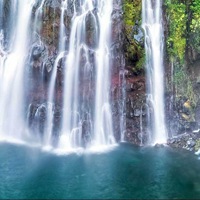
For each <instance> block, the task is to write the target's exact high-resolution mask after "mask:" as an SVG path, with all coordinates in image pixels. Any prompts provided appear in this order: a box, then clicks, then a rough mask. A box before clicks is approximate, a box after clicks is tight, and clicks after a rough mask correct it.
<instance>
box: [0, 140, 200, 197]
mask: <svg viewBox="0 0 200 200" xmlns="http://www.w3.org/2000/svg"><path fill="white" fill-rule="evenodd" d="M199 170H200V161H199V160H198V158H197V157H196V156H195V155H193V154H192V153H190V152H186V151H175V150H172V149H170V148H167V147H166V148H152V147H146V148H139V147H135V146H132V145H129V144H121V145H119V146H118V147H116V148H115V149H114V150H112V151H109V152H105V153H82V154H75V153H74V154H69V155H62V156H58V155H55V154H53V153H50V152H44V151H42V150H40V149H37V148H29V147H26V146H17V145H11V144H5V143H0V198H2V199H5V198H9V199H14V198H18V199H19V198H26V199H31V198H60V199H61V198H65V199H66V198H71V199H72V198H76V199H78V198H87V199H88V198H93V199H94V198H95V199H97V198H101V199H102V198H112V199H113V198H115V199H119V198H140V199H141V198H148V199H150V198H153V199H155V198H163V199H171V198H181V199H184V198H186V199H191V198H200V173H199Z"/></svg>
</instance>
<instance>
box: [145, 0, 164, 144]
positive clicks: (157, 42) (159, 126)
mask: <svg viewBox="0 0 200 200" xmlns="http://www.w3.org/2000/svg"><path fill="white" fill-rule="evenodd" d="M142 7H143V10H142V20H143V22H142V27H143V29H144V32H145V50H146V70H147V89H148V91H147V92H148V94H149V97H150V104H152V107H153V116H152V119H151V123H152V129H151V132H152V134H153V136H152V141H150V142H151V143H154V144H155V143H166V141H167V131H166V127H165V112H164V77H163V76H164V66H163V44H164V37H163V22H162V0H143V2H142Z"/></svg>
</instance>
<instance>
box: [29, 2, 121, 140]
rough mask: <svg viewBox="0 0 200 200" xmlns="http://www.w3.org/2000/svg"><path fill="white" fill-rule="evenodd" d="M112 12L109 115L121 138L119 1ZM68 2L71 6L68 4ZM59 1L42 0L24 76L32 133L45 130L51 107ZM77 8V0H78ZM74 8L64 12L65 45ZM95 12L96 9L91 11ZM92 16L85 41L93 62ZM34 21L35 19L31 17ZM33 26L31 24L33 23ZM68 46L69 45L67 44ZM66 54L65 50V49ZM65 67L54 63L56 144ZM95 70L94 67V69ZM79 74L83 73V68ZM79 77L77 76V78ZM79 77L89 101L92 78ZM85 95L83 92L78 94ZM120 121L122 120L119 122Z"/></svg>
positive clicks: (41, 132) (81, 90)
mask: <svg viewBox="0 0 200 200" xmlns="http://www.w3.org/2000/svg"><path fill="white" fill-rule="evenodd" d="M113 2H114V5H113V12H112V33H111V34H112V44H111V56H112V64H111V65H112V66H111V68H112V72H111V100H112V105H111V107H112V114H113V121H114V122H115V123H114V133H115V138H116V140H117V141H119V140H120V139H121V130H122V129H123V127H125V122H123V119H121V116H122V115H123V114H124V108H125V107H123V106H122V104H123V101H125V99H124V97H123V92H122V91H123V88H124V79H123V76H124V75H123V73H122V72H123V71H124V56H123V45H124V43H123V42H124V34H123V13H122V4H121V3H120V2H121V1H119V0H114V1H113ZM69 5H72V4H70V3H69ZM60 7H61V1H57V0H53V1H50V0H47V1H45V3H44V5H43V8H42V14H41V15H39V17H41V19H40V24H39V27H38V40H36V41H34V42H33V45H32V47H31V49H30V62H28V63H30V64H29V66H28V70H29V77H27V83H30V86H31V87H30V88H29V89H28V90H27V91H26V96H27V105H26V110H27V113H28V116H27V119H28V123H29V126H30V127H31V130H32V131H33V134H34V133H35V132H38V131H39V132H40V134H41V135H43V134H44V132H45V125H46V122H47V115H48V109H49V107H50V106H51V105H50V104H49V103H48V101H47V100H48V88H49V84H50V79H51V76H52V73H53V67H54V63H55V59H56V56H57V54H58V40H59V26H60V24H59V23H60V16H61V9H60ZM77 7H78V1H77ZM37 9H38V5H36V7H35V10H33V19H35V18H36V16H35V15H36V14H37ZM73 9H74V8H73V7H71V8H70V7H68V10H67V12H65V15H64V22H65V32H66V33H67V36H66V40H65V44H69V38H70V35H69V33H70V28H71V24H70V21H71V18H72V17H73V12H74V11H73ZM92 12H93V14H94V15H95V13H96V10H93V11H92ZM91 19H92V17H91V16H90V15H88V16H87V19H86V37H87V38H86V41H87V45H88V47H90V49H91V52H90V62H91V63H94V61H93V60H94V55H93V52H92V49H95V48H96V40H95V38H94V37H93V36H94V35H95V34H94V31H95V28H94V27H93V25H92V21H91ZM32 23H34V20H32ZM32 25H34V24H32ZM66 49H68V47H66ZM66 54H67V52H66ZM84 62H85V61H84V54H82V55H81V63H82V65H84ZM64 68H65V61H64V59H61V60H60V61H59V63H58V66H57V77H56V85H55V87H56V90H55V91H56V94H55V96H56V99H55V105H54V122H53V124H54V125H53V126H54V127H53V132H54V135H55V143H56V138H57V135H59V130H60V128H61V117H62V112H63V87H64ZM94 70H95V69H94ZM80 73H84V72H83V71H82V72H80ZM81 77H82V76H81V75H80V78H81ZM89 79H90V77H88V80H85V79H84V80H82V78H81V82H82V84H81V85H80V88H79V93H81V94H82V93H83V91H84V88H88V91H87V96H88V98H89V101H91V99H92V98H94V92H93V91H94V90H95V88H94V85H95V84H94V77H92V80H89ZM90 81H92V83H93V84H92V85H91V87H92V88H90V90H89V86H88V87H87V85H88V84H89V83H90ZM81 96H84V95H81ZM90 106H93V105H90ZM120 122H121V123H120ZM89 126H90V125H89V124H88V123H87V122H86V123H84V124H83V127H82V131H83V137H86V133H87V131H88V129H89Z"/></svg>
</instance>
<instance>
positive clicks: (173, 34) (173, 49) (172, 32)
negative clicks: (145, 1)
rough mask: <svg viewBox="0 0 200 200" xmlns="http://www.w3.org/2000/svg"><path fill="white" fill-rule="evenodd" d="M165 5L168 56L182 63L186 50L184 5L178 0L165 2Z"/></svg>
mask: <svg viewBox="0 0 200 200" xmlns="http://www.w3.org/2000/svg"><path fill="white" fill-rule="evenodd" d="M165 4H166V7H167V15H168V22H169V37H168V39H167V50H168V54H169V56H170V57H177V58H178V59H179V61H180V62H183V60H184V55H185V48H186V23H187V14H186V5H185V4H184V3H181V2H180V1H178V0H166V1H165Z"/></svg>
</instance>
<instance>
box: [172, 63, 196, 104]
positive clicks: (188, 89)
mask: <svg viewBox="0 0 200 200" xmlns="http://www.w3.org/2000/svg"><path fill="white" fill-rule="evenodd" d="M174 84H175V86H176V96H177V97H179V96H182V97H186V98H187V99H189V100H190V102H191V103H192V105H193V106H195V105H196V103H197V95H196V94H195V92H194V89H193V86H192V82H191V80H190V77H189V76H188V75H187V73H186V70H185V68H184V66H181V65H180V64H178V63H177V64H176V68H175V69H174Z"/></svg>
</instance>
